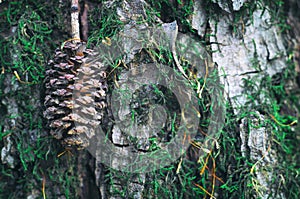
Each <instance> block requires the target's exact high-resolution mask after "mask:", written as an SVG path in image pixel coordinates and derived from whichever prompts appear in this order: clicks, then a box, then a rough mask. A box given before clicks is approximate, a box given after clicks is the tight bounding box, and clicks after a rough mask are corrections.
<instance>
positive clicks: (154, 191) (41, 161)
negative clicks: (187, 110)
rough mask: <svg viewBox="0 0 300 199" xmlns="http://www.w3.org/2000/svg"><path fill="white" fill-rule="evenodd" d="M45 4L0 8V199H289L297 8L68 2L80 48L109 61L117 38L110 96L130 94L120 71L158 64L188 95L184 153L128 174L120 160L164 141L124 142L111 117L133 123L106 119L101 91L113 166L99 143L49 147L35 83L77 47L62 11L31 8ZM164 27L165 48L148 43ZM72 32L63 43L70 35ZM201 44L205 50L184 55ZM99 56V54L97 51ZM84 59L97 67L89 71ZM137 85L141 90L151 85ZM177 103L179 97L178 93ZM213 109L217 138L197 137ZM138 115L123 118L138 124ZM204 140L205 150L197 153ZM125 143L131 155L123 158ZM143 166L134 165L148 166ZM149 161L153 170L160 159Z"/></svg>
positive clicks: (216, 2)
mask: <svg viewBox="0 0 300 199" xmlns="http://www.w3.org/2000/svg"><path fill="white" fill-rule="evenodd" d="M0 3H1V1H0ZM27 3H28V2H27ZM44 3H45V2H44V1H39V0H37V1H35V2H33V1H32V2H31V1H30V3H28V5H25V3H24V2H20V4H15V3H12V2H9V1H5V0H4V1H2V3H1V4H0V5H1V7H0V13H4V14H2V15H0V16H1V17H0V44H1V47H0V48H1V49H0V51H1V52H0V61H1V65H0V67H1V68H0V70H1V73H0V88H1V90H0V133H1V134H0V148H1V164H0V168H1V169H0V170H1V171H0V179H1V182H0V198H28V199H31V198H102V199H105V198H111V199H114V198H115V199H117V198H136V199H137V198H233V199H234V198H297V197H298V195H299V190H300V181H299V177H298V173H299V165H300V159H299V157H298V156H297V154H298V153H299V152H300V151H299V147H298V146H299V143H300V142H299V141H300V136H299V130H300V129H299V125H298V124H297V120H298V119H299V111H300V104H299V101H300V100H299V99H300V92H299V86H300V67H299V63H300V55H299V50H300V47H299V42H300V32H299V30H300V15H299V12H298V10H299V8H300V5H299V3H298V2H297V1H296V0H289V1H286V2H283V1H280V0H279V1H276V2H272V1H265V2H262V1H254V2H250V1H246V0H242V1H236V0H232V1H227V0H213V1H204V0H198V1H189V0H182V1H175V0H161V1H152V0H147V1H144V0H134V1H125V0H121V1H101V3H99V2H98V1H94V0H90V1H79V5H81V8H82V9H81V10H79V11H80V13H81V15H82V18H81V26H82V27H84V28H83V30H82V35H83V38H84V39H86V38H87V37H88V38H87V43H88V45H90V47H94V50H95V51H98V53H99V54H100V55H101V53H102V55H107V56H110V55H111V54H109V53H110V52H109V53H108V51H109V49H114V47H115V46H114V44H115V43H114V42H115V41H116V40H114V39H115V38H116V37H118V38H119V39H120V38H121V39H120V40H119V42H120V43H118V45H120V46H122V50H123V51H118V50H115V51H114V52H113V53H117V52H125V53H124V55H125V56H123V57H121V58H120V57H117V58H116V57H115V60H113V61H116V60H118V61H119V62H117V63H114V64H112V65H114V66H113V67H108V70H110V71H108V76H109V77H108V79H109V78H110V79H109V82H108V83H109V89H111V90H117V89H119V87H122V85H123V84H127V86H128V85H129V86H128V88H127V89H128V90H127V92H128V93H129V92H132V93H134V92H135V87H134V86H132V85H131V84H129V83H128V70H129V69H131V70H132V71H135V68H138V66H140V64H144V65H146V64H148V63H149V62H152V63H160V62H161V63H164V64H166V65H170V66H171V68H173V69H175V70H176V71H178V74H180V75H181V76H183V74H182V73H181V72H182V71H181V70H180V67H183V68H184V69H185V73H186V74H187V75H188V76H189V77H188V78H189V80H187V79H184V77H183V79H184V80H185V81H186V83H187V84H188V85H189V86H190V87H192V88H193V89H194V91H195V93H196V94H195V96H196V97H197V103H198V104H199V107H200V111H199V112H197V114H199V115H201V120H200V121H199V129H198V128H197V129H198V131H197V134H196V135H193V136H194V137H192V135H191V136H190V137H189V135H188V136H186V137H184V139H182V143H183V142H185V141H186V142H189V147H188V149H187V150H186V151H185V152H184V153H183V151H182V155H181V156H180V157H178V158H177V159H176V160H174V161H173V162H171V163H170V164H167V165H164V166H163V167H162V168H153V169H152V170H147V171H146V167H145V168H144V167H140V168H139V167H134V166H132V165H133V164H135V163H136V162H137V161H140V160H137V159H136V160H135V161H136V162H134V161H132V159H130V158H128V159H126V158H124V159H122V157H126V156H127V155H128V154H131V153H132V151H135V152H136V153H139V154H142V153H149V150H152V149H153V148H151V147H157V148H154V149H153V150H155V149H159V148H162V149H166V148H163V147H162V144H161V143H160V142H158V141H155V138H154V137H155V136H156V137H159V136H161V137H163V136H165V137H163V138H159V139H160V141H161V140H164V139H166V140H168V139H170V138H169V137H168V136H166V135H164V134H160V133H157V134H155V136H153V134H151V133H150V132H152V131H154V130H156V129H155V128H144V127H143V132H144V135H145V137H146V138H147V139H144V138H140V137H138V136H136V137H134V136H128V135H126V136H125V133H124V132H125V130H126V128H129V127H128V126H130V124H129V123H130V122H129V123H128V124H127V123H126V125H127V126H126V125H125V127H124V126H123V127H120V126H118V125H115V124H113V123H112V122H113V121H115V120H116V117H112V116H111V115H112V114H116V112H117V114H119V115H121V116H120V117H123V116H124V117H125V116H126V115H130V114H133V112H130V111H131V110H130V111H128V110H129V109H121V108H120V109H116V108H115V107H117V106H120V104H118V103H117V100H116V99H113V97H114V96H115V95H114V93H113V92H112V91H110V93H109V94H108V103H109V104H110V106H109V107H108V108H107V112H106V118H105V120H104V121H103V124H104V126H101V128H102V130H103V131H104V132H105V133H106V136H107V137H105V138H107V139H110V141H111V143H112V144H113V145H115V146H116V148H118V153H119V155H120V154H122V156H119V158H117V156H113V155H112V154H107V156H109V157H112V158H111V159H110V161H111V162H109V164H108V162H103V157H102V156H103V155H105V154H104V153H103V151H105V150H106V149H104V148H103V145H101V146H100V145H98V144H99V143H98V142H99V140H98V142H97V143H96V146H97V147H96V149H95V151H92V150H90V149H89V148H88V149H84V150H80V151H77V150H73V149H65V148H64V147H63V146H61V145H60V143H59V141H58V140H55V139H54V138H52V137H51V136H50V135H49V129H47V128H46V127H45V124H46V121H45V119H44V118H43V115H42V110H43V98H44V94H43V93H44V85H43V83H42V82H43V79H44V77H45V75H44V67H41V65H44V64H45V63H46V62H47V60H49V59H50V58H51V57H52V55H54V49H55V48H57V47H60V44H61V43H62V42H63V41H65V40H67V39H69V38H70V37H72V38H74V37H75V38H80V32H79V30H78V29H79V27H78V26H76V27H75V25H74V24H71V18H70V16H71V15H70V14H71V10H69V9H68V8H70V7H71V2H66V1H57V2H56V1H55V2H47V3H45V6H41V5H42V4H43V5H44ZM25 7H26V9H25V11H24V9H23V8H25ZM57 8H59V9H57ZM67 10H68V11H67ZM73 12H74V10H73ZM3 16H5V17H3ZM73 17H74V16H73ZM75 18H76V16H75ZM175 20H176V23H177V25H178V27H177V26H176V28H178V35H177V37H176V36H175V38H174V37H173V36H174V33H175V32H174V30H175V29H170V28H172V25H173V24H174V23H171V22H174V21H175ZM77 25H78V23H77ZM8 27H9V28H8ZM166 27H167V28H169V30H171V32H168V33H167V34H166V35H167V36H166V37H165V39H164V41H158V40H159V37H158V36H157V35H159V36H161V35H164V30H165V29H163V28H166ZM174 27H175V26H174ZM71 28H72V29H73V33H75V34H74V35H70V32H71V31H70V30H71ZM145 30H149V31H150V32H147V31H145ZM88 31H89V32H88ZM143 31H144V32H143ZM119 33H120V34H119ZM142 34H143V37H141V38H142V39H145V38H147V39H148V42H146V44H145V43H143V42H140V40H139V39H140V37H139V36H141V35H142ZM116 35H118V36H116ZM145 35H146V36H145ZM149 35H150V36H149ZM172 35H173V36H172ZM128 38H130V39H131V40H130V39H128ZM132 38H133V40H132ZM173 41H174V42H175V43H176V44H177V46H176V48H175V50H176V52H174V50H173V49H172V45H175V43H172V42H173ZM187 41H189V42H187ZM191 41H192V42H191ZM159 42H161V43H159ZM154 44H155V45H154ZM200 44H201V46H204V47H203V48H201V49H200V48H193V47H194V45H195V46H197V45H198V46H200ZM101 45H102V46H105V49H106V50H107V51H100V50H101ZM99 46H100V47H99ZM182 46H183V47H182ZM184 46H187V48H185V47H184ZM152 48H155V49H152ZM170 48H171V49H170ZM184 50H185V53H186V54H184V53H182V52H183V51H184ZM197 50H198V51H197ZM194 51H197V52H198V54H196V55H197V56H198V57H200V56H201V57H203V58H202V59H201V60H202V61H203V63H202V62H201V64H202V69H201V70H198V71H196V72H195V71H193V69H194V68H193V67H194V66H195V65H200V63H199V62H196V63H195V62H193V60H198V59H197V58H198V57H197V58H194V57H193V56H192V57H191V56H189V55H190V54H189V53H191V52H192V53H194ZM105 53H107V54H105ZM113 53H112V54H113ZM204 53H205V54H204ZM193 55H194V54H193ZM109 58H110V57H109ZM93 59H97V57H92V58H89V60H88V61H93ZM176 59H178V60H176ZM110 63H111V62H110ZM187 63H189V64H190V65H189V66H188V67H187V65H188V64H187ZM193 64H194V65H193ZM147 66H148V65H147ZM144 69H145V71H147V68H144ZM137 72H139V71H137ZM126 75H127V76H126ZM147 75H148V76H147ZM130 77H135V76H130ZM145 77H147V78H150V77H151V73H150V72H149V73H148V74H146V76H145ZM172 77H173V76H172ZM175 77H176V76H175ZM129 80H130V79H129ZM157 81H159V80H157ZM169 83H170V84H171V81H170V82H169ZM191 85H193V86H191ZM219 87H220V88H222V89H219ZM143 89H144V90H143ZM152 89H153V88H152ZM214 92H219V93H218V95H217V96H218V97H219V98H218V99H211V98H212V97H215V96H216V95H214ZM154 93H155V92H152V90H151V89H149V87H147V86H144V87H140V88H139V93H138V94H139V95H138V94H133V96H134V95H137V96H140V95H142V94H143V95H144V97H145V96H146V97H148V98H150V97H151V96H152V97H153V96H154V98H155V97H156V98H155V99H157V95H154ZM181 94H182V95H184V96H187V97H190V96H189V94H190V93H189V92H188V91H186V90H184V91H182V92H181ZM167 97H168V98H167ZM175 97H177V96H175V95H174V94H173V95H171V94H168V96H166V94H164V97H163V99H167V101H168V100H169V101H170V102H169V103H170V104H171V105H172V106H174V107H176V106H177V104H178V102H176V100H174V101H173V99H172V98H175ZM221 97H222V98H221ZM148 98H147V99H148ZM223 98H224V99H223ZM138 99H139V98H137V100H136V101H134V100H135V99H132V100H131V101H130V103H131V104H130V105H131V106H134V105H135V104H137V105H139V107H142V108H143V107H144V106H142V105H145V104H142V105H141V106H140V104H139V103H142V102H139V101H138ZM160 99H161V98H158V100H157V101H159V100H160ZM191 99H192V97H191ZM177 100H178V99H177ZM157 101H155V102H157ZM223 101H225V102H226V103H224V104H222V102H223ZM150 102H151V100H150ZM150 102H148V101H147V103H150ZM143 103H145V101H143ZM176 103H177V104H176ZM166 106H167V105H166ZM172 106H170V107H172ZM218 106H222V108H224V109H226V111H225V112H224V117H225V118H223V120H222V121H221V120H216V121H217V122H219V123H222V124H221V126H222V128H219V129H216V128H215V129H213V130H215V131H216V132H214V133H215V134H214V136H212V135H211V134H208V132H209V129H210V128H209V125H213V122H215V121H214V120H212V119H211V118H210V116H212V115H214V113H213V112H214V111H216V109H214V107H218ZM145 107H148V106H147V104H146V105H145ZM148 108H149V107H148ZM159 108H160V107H159ZM159 108H157V109H155V111H153V109H150V110H148V112H147V113H148V116H149V115H150V116H151V117H152V118H150V120H152V119H153V118H154V119H155V118H156V117H164V116H165V118H166V120H168V119H170V117H169V116H168V114H167V113H166V112H164V111H160V110H161V109H159ZM135 110H139V109H135ZM211 110H212V111H211ZM218 110H219V111H222V110H223V109H221V108H220V109H218ZM146 111H147V110H146ZM175 112H176V110H175ZM156 113H158V114H157V115H155V114H156ZM176 114H178V115H180V114H183V113H182V112H181V111H179V112H176ZM141 115H142V113H140V115H134V117H136V118H137V119H140V120H143V119H144V118H143V117H142V116H141ZM221 115H223V114H221ZM130 116H132V115H130ZM150 116H149V117H150ZM172 119H173V118H171V119H170V120H171V121H173V120H172ZM147 121H148V120H147ZM209 121H210V123H209ZM152 122H153V121H152ZM181 122H182V121H181ZM189 122H191V121H189ZM151 124H155V125H152V126H156V125H157V126H158V125H160V123H151ZM169 124H170V125H168V124H166V125H165V127H166V129H167V130H170V129H172V128H174V129H175V130H178V129H179V127H177V126H180V124H181V123H180V121H177V120H176V118H175V119H174V121H173V123H172V122H170V123H169ZM172 125H173V126H172ZM168 126H170V127H168ZM217 126H218V125H217ZM139 127H140V126H138V127H137V128H136V129H135V130H136V131H137V130H139V129H138V128H139ZM140 128H142V127H140ZM170 131H171V130H170ZM130 135H132V134H130ZM129 137H130V139H129ZM132 137H134V138H132ZM137 137H138V138H137ZM204 138H205V139H207V140H208V141H209V142H207V143H205V142H202V143H201V142H200V141H199V140H202V139H204ZM131 139H132V140H134V141H132V140H131ZM95 140H97V138H95ZM161 142H162V141H161ZM131 143H135V145H134V146H132V147H128V145H130V144H131ZM180 143H181V142H180ZM155 144H156V145H155ZM154 145H155V146H154ZM178 146H179V145H178ZM168 153H172V151H168ZM146 157H147V158H148V157H149V159H150V157H151V156H146ZM147 158H146V159H143V160H141V161H146V162H147ZM158 159H162V161H161V162H162V163H163V162H164V159H163V157H158ZM149 165H151V162H150V161H149ZM116 168H118V169H116ZM125 168H126V169H125ZM132 168H134V169H135V170H132ZM128 169H131V170H128Z"/></svg>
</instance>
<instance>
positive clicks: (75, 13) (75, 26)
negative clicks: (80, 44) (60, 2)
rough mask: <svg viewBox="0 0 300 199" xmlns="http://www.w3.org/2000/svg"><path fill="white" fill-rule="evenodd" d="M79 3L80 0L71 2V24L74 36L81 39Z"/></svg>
mask: <svg viewBox="0 0 300 199" xmlns="http://www.w3.org/2000/svg"><path fill="white" fill-rule="evenodd" d="M78 19H79V5H78V0H72V4H71V26H72V38H73V39H80V32H79V20H78Z"/></svg>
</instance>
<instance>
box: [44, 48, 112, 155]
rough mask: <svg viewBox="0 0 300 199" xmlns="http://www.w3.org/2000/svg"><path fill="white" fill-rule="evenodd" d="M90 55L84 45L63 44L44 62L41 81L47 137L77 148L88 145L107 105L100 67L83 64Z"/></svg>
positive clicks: (96, 64)
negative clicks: (51, 136) (48, 135)
mask: <svg viewBox="0 0 300 199" xmlns="http://www.w3.org/2000/svg"><path fill="white" fill-rule="evenodd" d="M92 54H93V51H92V50H90V49H85V43H84V42H77V43H72V42H66V43H65V45H64V46H63V48H62V49H56V51H55V57H54V59H53V60H50V61H49V62H48V66H47V69H46V78H45V81H44V83H45V88H46V91H45V94H46V95H45V100H44V105H45V110H44V117H45V118H46V119H47V121H48V123H47V126H48V127H49V128H50V134H51V135H53V136H54V137H55V138H56V139H59V140H62V143H63V144H65V145H67V146H76V147H77V148H78V149H82V148H85V147H87V146H88V145H89V139H91V138H92V137H93V136H94V135H95V130H94V129H95V128H96V126H98V125H100V123H101V120H102V118H103V114H104V111H105V108H106V106H107V104H106V92H107V83H106V73H105V70H104V67H103V65H102V64H101V63H99V62H94V63H93V62H92V63H91V64H86V63H85V61H86V59H87V57H88V56H91V55H92Z"/></svg>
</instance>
